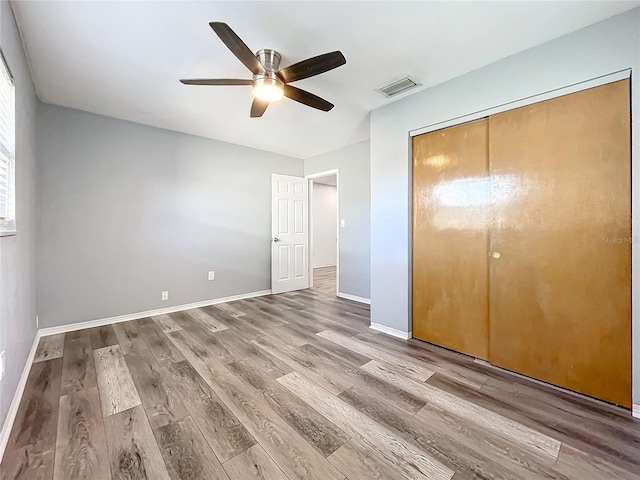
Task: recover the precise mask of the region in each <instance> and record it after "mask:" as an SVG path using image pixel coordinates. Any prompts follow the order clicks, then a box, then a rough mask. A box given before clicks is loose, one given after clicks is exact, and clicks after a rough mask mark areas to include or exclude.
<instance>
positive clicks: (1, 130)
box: [0, 59, 15, 232]
mask: <svg viewBox="0 0 640 480" xmlns="http://www.w3.org/2000/svg"><path fill="white" fill-rule="evenodd" d="M0 63H1V66H0V232H2V231H7V230H15V189H14V186H15V87H14V85H13V80H12V78H11V75H10V73H9V69H8V68H7V66H6V64H5V62H4V59H2V61H1V62H0Z"/></svg>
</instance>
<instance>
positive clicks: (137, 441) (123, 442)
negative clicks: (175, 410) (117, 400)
mask: <svg viewBox="0 0 640 480" xmlns="http://www.w3.org/2000/svg"><path fill="white" fill-rule="evenodd" d="M104 428H105V434H106V438H107V446H108V451H109V461H110V465H111V476H112V479H113V480H120V479H122V480H132V479H137V480H170V478H171V477H170V476H169V473H168V472H167V469H166V467H165V464H164V460H163V459H162V454H161V453H160V449H159V448H158V444H157V442H156V440H155V438H154V436H153V431H152V430H151V426H150V425H149V421H148V420H147V417H146V415H145V414H144V410H143V408H142V407H141V406H137V407H133V408H131V409H129V410H125V411H122V412H119V413H116V414H114V415H110V416H108V417H106V418H105V419H104Z"/></svg>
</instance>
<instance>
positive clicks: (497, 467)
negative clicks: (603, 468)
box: [339, 387, 560, 480]
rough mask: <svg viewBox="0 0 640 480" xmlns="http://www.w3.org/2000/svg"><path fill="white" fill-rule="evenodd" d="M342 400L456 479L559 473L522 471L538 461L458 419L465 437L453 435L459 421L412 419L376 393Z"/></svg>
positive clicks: (356, 391)
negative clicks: (453, 473)
mask: <svg viewBox="0 0 640 480" xmlns="http://www.w3.org/2000/svg"><path fill="white" fill-rule="evenodd" d="M339 398H340V399H342V400H344V401H345V402H347V403H348V404H349V405H351V406H353V407H354V408H356V409H357V410H359V411H360V412H361V413H363V414H365V415H367V416H368V417H369V418H371V419H372V420H375V421H376V422H378V423H379V424H381V425H383V426H384V427H386V428H387V429H389V430H390V431H392V432H393V433H395V434H396V435H398V436H399V437H400V438H403V439H406V440H408V441H410V442H412V443H415V444H416V445H418V446H419V447H420V448H422V450H423V451H424V452H425V453H427V454H428V455H430V456H431V457H433V458H435V459H436V460H438V461H439V462H441V463H442V464H443V465H446V466H447V467H449V468H450V469H451V470H453V471H455V472H456V477H459V478H484V479H489V478H490V479H504V480H511V479H513V478H527V477H528V476H530V475H533V473H532V472H535V473H536V474H537V473H540V474H541V477H543V478H556V473H555V472H553V471H552V470H551V469H550V468H549V467H548V466H546V467H545V468H539V469H536V468H531V469H530V470H529V469H523V468H521V467H520V465H521V464H522V465H529V464H532V465H537V464H538V463H539V462H537V457H534V456H533V455H531V454H528V453H527V452H525V451H523V450H522V449H519V448H517V447H516V446H514V445H513V444H512V443H510V442H508V441H505V440H504V439H503V438H500V437H497V436H494V435H492V434H491V433H490V432H487V431H486V429H481V428H475V429H472V428H470V426H469V424H468V423H466V422H463V421H462V419H460V418H458V417H455V420H457V421H458V424H460V425H461V427H460V429H461V430H463V431H464V432H465V434H464V435H458V434H457V433H458V432H455V431H454V432H452V431H451V430H452V429H453V430H455V426H456V423H455V420H453V421H452V422H451V423H448V422H446V421H443V420H442V419H440V418H435V419H434V418H433V417H429V418H428V419H427V417H426V416H421V415H418V416H408V415H406V414H405V413H403V412H402V411H399V410H398V409H397V408H395V405H394V404H393V403H391V402H388V401H387V399H386V398H385V397H383V396H381V395H378V394H377V393H376V392H375V391H374V390H368V389H364V388H358V387H353V388H351V389H349V390H347V391H346V392H343V393H342V394H341V395H340V396H339ZM429 407H431V406H429ZM425 411H427V408H424V409H422V412H425ZM447 420H448V419H447ZM471 426H474V425H473V424H471ZM494 449H495V451H494ZM547 463H550V462H547ZM512 467H515V468H512ZM521 473H525V475H521ZM556 480H560V478H559V477H558V478H556Z"/></svg>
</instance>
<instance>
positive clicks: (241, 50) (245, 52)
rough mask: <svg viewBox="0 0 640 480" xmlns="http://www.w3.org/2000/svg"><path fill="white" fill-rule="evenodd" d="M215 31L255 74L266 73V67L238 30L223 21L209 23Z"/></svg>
mask: <svg viewBox="0 0 640 480" xmlns="http://www.w3.org/2000/svg"><path fill="white" fill-rule="evenodd" d="M209 26H210V27H211V28H213V31H214V32H216V34H217V35H218V36H219V37H220V40H222V42H223V43H224V44H225V45H226V46H227V48H228V49H229V50H231V52H232V53H233V54H234V55H235V56H236V57H238V60H240V61H241V62H242V63H244V65H245V66H246V67H247V68H248V69H249V70H251V72H252V73H253V74H254V75H260V74H263V73H265V70H264V67H263V66H262V64H261V63H260V62H259V61H258V59H257V58H256V56H255V55H254V54H253V52H252V51H251V50H249V47H247V46H246V45H245V43H244V42H243V41H242V40H241V39H240V37H239V36H238V35H236V32H234V31H233V30H231V27H230V26H229V25H227V24H226V23H222V22H211V23H210V24H209Z"/></svg>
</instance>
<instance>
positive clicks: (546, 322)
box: [413, 80, 631, 407]
mask: <svg viewBox="0 0 640 480" xmlns="http://www.w3.org/2000/svg"><path fill="white" fill-rule="evenodd" d="M481 122H484V123H483V124H484V125H485V128H486V131H487V138H488V144H487V147H488V148H487V149H486V152H487V156H486V160H487V163H486V165H487V169H488V170H487V172H486V174H484V175H485V176H484V177H483V173H482V172H481V171H480V170H474V171H473V172H471V171H469V168H470V167H469V165H472V166H474V165H479V164H480V163H481V162H480V160H478V154H475V153H474V154H473V155H471V156H469V157H468V158H464V159H463V158H461V157H456V162H455V163H456V164H464V166H457V167H455V168H454V167H450V166H451V165H452V163H451V162H449V163H447V162H445V161H444V160H442V164H443V165H444V164H445V163H447V165H448V166H449V167H446V166H443V167H442V168H444V169H445V170H447V171H446V172H439V173H434V172H433V168H432V167H429V165H431V166H432V165H433V164H436V163H437V161H436V160H434V155H435V156H440V158H441V159H449V160H451V158H450V152H454V156H455V155H456V154H455V152H460V151H462V152H464V151H466V150H467V146H466V144H468V143H471V144H472V145H476V143H477V142H476V141H475V140H473V141H471V142H470V139H472V138H473V137H472V136H469V135H470V133H471V130H469V131H468V132H466V133H465V134H464V135H457V141H458V144H457V145H455V146H454V147H452V149H451V150H446V149H442V151H440V152H436V151H435V150H433V148H434V145H439V143H440V142H441V141H442V140H441V139H442V138H445V137H450V138H453V135H451V134H450V133H449V129H447V130H443V131H439V132H433V133H429V134H427V135H422V136H420V137H416V138H415V139H414V243H413V248H414V263H413V280H414V283H413V322H414V326H413V331H414V335H415V336H416V337H418V338H421V339H424V340H427V341H430V342H433V343H436V344H439V345H443V346H446V347H449V348H452V349H455V350H458V351H461V352H464V353H468V354H471V355H474V356H479V357H481V358H488V359H489V360H490V362H491V363H493V364H495V365H498V366H501V367H504V368H506V369H509V370H512V371H515V372H519V373H522V374H525V375H528V376H531V377H534V378H537V379H540V380H543V381H546V382H549V383H553V384H555V385H559V386H562V387H565V388H569V389H571V390H575V391H578V392H581V393H584V394H587V395H590V396H593V397H597V398H600V399H603V400H607V401H609V402H613V403H616V404H619V405H623V406H625V407H630V406H631V244H630V240H631V176H630V173H631V172H630V170H631V168H630V97H629V81H628V80H623V81H619V82H614V83H610V84H607V85H603V86H600V87H595V88H591V89H588V90H584V91H581V92H578V93H574V94H571V95H566V96H563V97H558V98H555V99H552V100H547V101H544V102H540V103H536V104H533V105H529V106H526V107H522V108H518V109H515V110H511V111H507V112H504V113H501V114H498V115H493V116H491V117H489V118H488V119H486V120H483V121H481ZM476 123H477V122H474V123H470V124H466V125H461V126H458V127H455V128H453V129H450V130H451V132H454V131H455V130H458V131H462V130H464V129H472V130H474V129H476V128H478V127H477V126H476ZM461 129H462V130H461ZM443 133H444V135H443ZM477 151H478V152H479V151H480V148H477ZM425 166H426V167H425ZM425 168H426V169H427V170H432V171H431V173H423V172H421V170H424V169H425ZM483 178H484V180H483ZM443 182H444V184H445V185H455V184H456V182H457V184H458V185H462V184H465V183H466V184H467V186H468V187H469V188H468V189H467V194H466V197H465V195H464V194H463V195H462V196H456V197H455V199H454V198H451V199H448V200H447V198H448V197H447V195H444V196H443V195H441V193H442V192H445V193H446V192H447V191H448V190H447V189H448V188H449V187H442V185H443ZM485 184H486V185H488V186H487V189H488V193H487V192H486V191H485V190H484V188H483V187H482V186H483V185H485ZM443 188H444V190H443ZM443 199H444V200H445V201H444V203H445V204H447V203H448V204H449V205H444V206H443ZM456 199H457V200H456ZM427 203H428V204H429V205H428V206H426V204H427ZM451 204H454V205H451ZM481 206H482V207H483V208H481ZM463 210H467V212H471V213H472V214H473V217H474V219H475V220H472V219H471V218H470V217H469V218H467V217H465V214H463V213H462V211H463ZM480 210H483V211H482V212H481V211H480ZM461 218H467V220H466V221H461V220H459V219H461ZM452 219H453V220H452ZM455 219H458V220H455ZM482 224H484V226H485V230H484V232H485V235H486V237H484V238H483V237H482V234H481V231H482V228H481V226H482ZM462 230H465V231H464V232H463V231H462ZM466 230H468V231H466ZM469 235H473V236H474V238H475V239H476V240H475V241H477V245H476V246H472V245H471V244H469V245H465V246H464V248H461V247H460V244H459V239H460V238H467V239H470V238H471V236H469ZM447 236H449V237H450V243H449V250H447V249H446V248H445V244H446V242H447V241H444V242H443V238H447ZM481 247H484V249H483V250H482V249H481ZM419 250H420V251H419ZM443 251H445V252H446V253H444V255H443V254H441V252H443ZM458 253H460V255H458ZM476 255H477V257H476ZM480 257H482V258H480ZM448 258H455V259H456V260H453V261H448V260H447V259H448ZM467 260H468V261H469V263H468V264H467V263H466V262H467ZM484 262H488V267H487V270H485V271H484V272H483V271H482V270H481V268H480V266H481V264H482V263H484ZM443 272H444V273H443ZM441 277H442V278H441ZM470 277H471V278H470ZM476 280H477V281H476ZM478 285H485V287H484V288H485V291H486V296H485V304H484V305H481V306H480V307H479V310H480V311H481V312H482V314H478V312H476V311H474V312H473V313H471V312H470V310H475V307H474V306H473V305H471V303H470V300H469V299H471V298H474V299H478V300H477V301H474V302H475V303H478V304H479V303H480V301H479V296H480V295H479V293H478V292H479V291H480V290H479V289H478ZM461 298H462V299H465V300H463V301H460V300H459V299H461ZM449 303H457V305H455V306H452V305H450V304H449ZM434 307H437V308H434ZM486 312H488V314H487V313H486ZM484 314H486V320H484V318H483V315H484ZM460 316H466V320H462V319H461V318H459V317H460ZM470 321H471V322H472V323H473V325H472V326H471V327H469V328H471V329H472V330H473V331H474V332H475V334H477V335H480V332H481V331H483V329H485V328H486V337H485V338H484V341H486V345H487V346H488V347H487V350H486V352H487V355H484V356H483V355H482V354H481V353H478V350H473V349H472V348H469V347H468V345H469V344H467V343H464V342H460V341H459V339H460V338H464V334H462V333H461V332H459V331H455V332H454V331H453V330H457V329H459V328H465V327H464V325H465V322H470ZM447 326H448V328H447ZM472 343H473V345H479V344H481V343H482V341H481V340H476V341H475V342H472Z"/></svg>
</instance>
